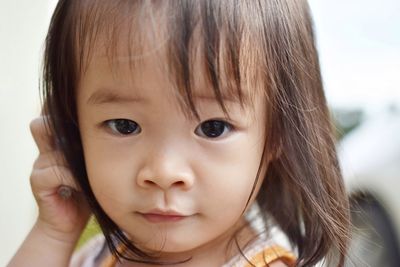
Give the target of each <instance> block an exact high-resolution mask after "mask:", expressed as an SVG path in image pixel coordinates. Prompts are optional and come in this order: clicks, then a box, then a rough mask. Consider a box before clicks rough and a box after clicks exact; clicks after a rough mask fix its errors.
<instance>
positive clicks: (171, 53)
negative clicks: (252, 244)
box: [42, 0, 349, 266]
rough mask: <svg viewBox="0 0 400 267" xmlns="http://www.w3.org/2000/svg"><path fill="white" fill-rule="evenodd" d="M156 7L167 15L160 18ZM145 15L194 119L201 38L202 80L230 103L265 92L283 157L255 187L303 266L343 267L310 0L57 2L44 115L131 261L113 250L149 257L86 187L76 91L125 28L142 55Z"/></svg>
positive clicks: (341, 209)
mask: <svg viewBox="0 0 400 267" xmlns="http://www.w3.org/2000/svg"><path fill="white" fill-rule="evenodd" d="M160 14H164V17H163V21H162V23H160V21H158V23H159V24H157V18H158V16H159V15H160ZM151 16H153V18H154V19H155V20H152V17H151ZM149 21H153V22H154V21H155V23H156V25H155V28H154V29H155V30H157V29H158V27H160V28H163V31H164V32H165V33H166V34H165V36H164V37H165V38H164V42H162V45H163V46H165V47H167V48H168V49H167V51H168V55H167V60H168V62H166V66H167V68H168V71H169V72H170V74H171V77H173V80H174V82H175V84H176V88H177V96H178V97H180V99H181V100H182V104H183V106H184V108H185V110H186V111H189V113H190V114H192V115H194V116H197V112H196V106H195V103H194V102H193V98H192V89H193V88H192V87H193V73H194V72H196V70H194V69H193V55H192V54H193V51H194V47H195V44H199V47H200V48H201V49H200V51H201V52H200V53H201V55H202V60H203V61H204V64H203V65H204V76H205V79H206V80H207V81H208V82H209V84H210V87H211V88H212V89H213V92H214V94H215V97H216V99H217V100H218V102H219V104H220V106H221V108H222V109H223V110H224V111H226V110H225V106H224V102H223V99H222V90H223V89H224V90H225V88H227V90H228V91H229V93H230V94H231V95H233V96H235V97H237V98H238V99H239V100H240V101H241V103H245V102H246V101H250V103H251V100H249V99H247V98H246V96H247V95H250V96H252V95H255V91H256V90H262V92H263V94H264V95H265V96H266V98H267V110H268V113H267V123H266V125H265V127H266V142H265V150H264V154H266V153H273V154H275V155H276V156H275V157H274V158H273V159H272V160H268V162H267V159H265V158H264V157H263V161H264V162H262V164H264V165H266V164H268V168H267V173H266V175H265V177H260V179H263V184H262V187H261V189H260V191H259V193H258V195H257V202H258V204H259V205H260V207H261V210H262V214H263V216H264V217H265V219H270V218H272V219H273V220H274V221H275V223H276V224H277V225H278V226H279V227H280V228H281V229H282V230H283V231H284V232H285V233H286V235H287V236H288V237H289V239H290V241H291V243H292V245H293V246H294V247H295V248H296V249H297V252H298V256H299V257H298V261H297V265H298V266H311V265H314V264H316V263H317V262H318V261H320V260H321V259H325V260H326V262H327V263H328V264H329V266H332V265H337V266H343V262H344V258H345V255H346V250H347V242H348V238H349V237H348V236H349V235H348V232H349V210H348V199H347V196H346V193H345V190H344V187H343V181H342V177H341V174H340V169H339V166H338V161H337V156H336V151H335V144H334V138H333V135H332V131H331V122H330V116H329V112H328V109H327V105H326V100H325V96H324V93H323V88H322V81H321V74H320V68H319V62H318V56H317V51H316V47H315V41H314V35H313V25H312V19H311V16H310V11H309V7H308V4H307V1H306V0H252V1H244V0H232V1H227V0H225V1H223V0H202V1H196V0H171V1H167V0H164V1H160V0H158V1H154V0H153V1H144V0H142V1H140V0H130V1H129V0H113V1H107V0H60V1H59V3H58V5H57V7H56V10H55V12H54V14H53V17H52V20H51V24H50V28H49V31H48V35H47V38H46V47H45V54H44V68H43V81H42V96H43V100H44V112H45V114H47V115H48V116H49V118H50V128H51V131H52V132H53V135H54V136H55V137H56V138H57V139H58V140H59V143H60V147H61V149H62V151H63V154H64V156H65V159H66V161H67V163H68V164H69V167H70V169H71V171H72V172H73V174H74V176H75V179H76V180H77V182H78V183H79V185H80V187H81V188H82V190H83V192H84V194H85V195H86V197H87V200H88V202H89V204H90V206H91V208H92V210H93V213H94V215H95V216H96V219H97V221H98V222H99V224H100V226H101V228H102V231H103V233H104V235H105V237H106V240H107V243H108V245H109V247H110V249H111V251H112V252H113V253H114V254H116V255H118V256H119V257H125V256H124V255H121V254H120V253H118V251H116V249H115V248H116V245H117V244H118V243H121V242H122V243H123V244H125V245H126V246H127V247H128V249H129V251H130V252H131V253H132V255H135V256H136V258H137V259H138V260H140V259H142V260H143V261H146V260H147V259H149V258H148V257H147V256H148V255H146V253H144V252H142V251H141V250H139V249H138V248H137V247H135V246H134V244H132V243H131V242H130V240H128V239H127V237H126V236H125V235H124V234H123V232H122V231H121V230H120V229H119V227H118V226H117V225H116V224H115V223H114V222H113V221H112V220H111V219H110V218H109V217H108V216H107V214H105V213H104V211H103V210H102V208H101V207H100V205H99V203H98V202H97V201H96V198H95V197H94V194H93V192H92V190H91V188H90V186H89V182H88V177H87V173H86V168H85V163H84V155H83V150H82V144H81V139H80V133H79V127H78V122H77V108H76V99H75V96H76V90H77V88H78V86H79V81H80V78H81V76H82V75H84V73H85V68H86V66H87V64H88V62H90V59H91V57H92V56H93V50H95V47H98V46H99V45H104V47H105V51H107V56H108V57H109V59H110V61H111V62H112V60H113V57H114V56H115V55H116V54H117V52H116V50H117V49H116V47H121V44H122V42H120V38H121V36H124V43H126V48H127V50H126V52H127V53H128V58H130V59H134V58H135V56H137V55H140V53H144V52H145V47H143V46H141V45H140V44H141V42H140V41H141V40H142V38H151V37H149V36H150V35H151V34H149V33H148V31H149V30H151V27H150V26H148V22H149ZM149 27H150V29H149ZM154 29H153V30H154ZM195 39H196V40H195ZM139 58H140V57H139ZM132 62H133V63H132V65H134V64H135V63H134V62H135V60H132ZM134 67H135V66H133V68H134ZM171 79H172V78H171ZM222 84H225V86H222ZM250 99H251V97H250ZM256 180H258V177H257V179H256ZM334 255H339V257H336V258H334V257H333V256H334Z"/></svg>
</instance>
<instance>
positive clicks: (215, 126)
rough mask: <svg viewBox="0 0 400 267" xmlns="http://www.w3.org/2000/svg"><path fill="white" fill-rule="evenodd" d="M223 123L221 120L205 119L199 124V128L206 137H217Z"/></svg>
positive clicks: (222, 129) (223, 125) (222, 130)
mask: <svg viewBox="0 0 400 267" xmlns="http://www.w3.org/2000/svg"><path fill="white" fill-rule="evenodd" d="M224 128H225V124H224V123H223V122H222V121H206V122H204V123H203V124H202V125H201V130H202V131H203V133H204V134H205V135H206V136H208V137H212V138H214V137H218V136H220V135H221V134H222V133H223V132H224Z"/></svg>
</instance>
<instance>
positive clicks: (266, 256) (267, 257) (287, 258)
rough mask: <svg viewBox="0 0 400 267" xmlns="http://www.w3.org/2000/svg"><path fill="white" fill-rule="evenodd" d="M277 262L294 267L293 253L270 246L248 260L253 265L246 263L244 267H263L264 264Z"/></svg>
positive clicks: (294, 258)
mask: <svg viewBox="0 0 400 267" xmlns="http://www.w3.org/2000/svg"><path fill="white" fill-rule="evenodd" d="M277 260H281V261H283V262H284V263H285V264H287V265H289V266H294V264H295V263H296V257H295V256H294V254H293V253H291V252H289V251H287V250H285V249H284V248H282V247H280V246H272V247H268V248H266V249H264V250H263V251H260V252H259V253H257V254H256V255H255V256H253V257H252V258H251V260H250V262H251V263H252V264H253V265H251V264H250V263H247V264H246V265H245V267H252V266H254V265H255V266H256V267H264V266H265V264H269V263H272V262H274V261H277Z"/></svg>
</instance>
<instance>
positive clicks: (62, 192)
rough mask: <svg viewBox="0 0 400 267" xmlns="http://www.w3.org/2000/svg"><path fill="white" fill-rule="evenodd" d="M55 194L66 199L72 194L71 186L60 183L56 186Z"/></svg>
mask: <svg viewBox="0 0 400 267" xmlns="http://www.w3.org/2000/svg"><path fill="white" fill-rule="evenodd" d="M57 194H58V195H59V196H60V197H61V198H62V199H68V198H70V197H71V195H72V188H70V187H68V186H65V185H62V186H60V187H59V188H58V190H57Z"/></svg>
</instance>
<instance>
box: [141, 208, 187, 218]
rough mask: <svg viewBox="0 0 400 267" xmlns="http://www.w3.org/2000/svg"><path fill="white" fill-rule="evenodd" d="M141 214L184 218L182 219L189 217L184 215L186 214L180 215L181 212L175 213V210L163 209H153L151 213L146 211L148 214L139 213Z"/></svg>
mask: <svg viewBox="0 0 400 267" xmlns="http://www.w3.org/2000/svg"><path fill="white" fill-rule="evenodd" d="M139 213H141V214H147V215H149V214H152V215H161V216H182V217H183V216H187V215H184V214H182V213H179V212H177V211H174V210H161V209H152V210H149V211H146V212H139Z"/></svg>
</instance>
